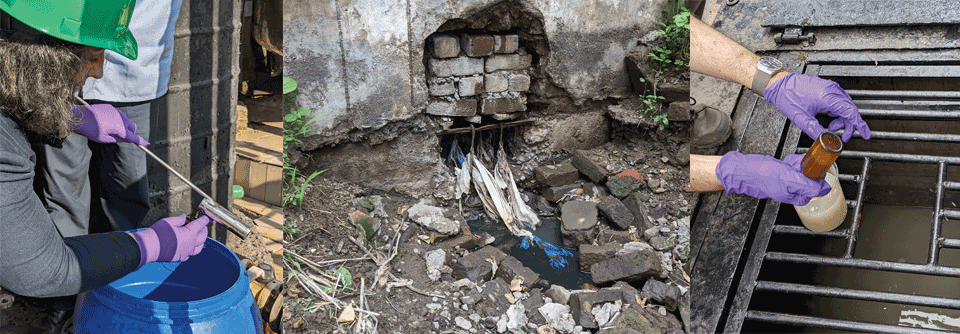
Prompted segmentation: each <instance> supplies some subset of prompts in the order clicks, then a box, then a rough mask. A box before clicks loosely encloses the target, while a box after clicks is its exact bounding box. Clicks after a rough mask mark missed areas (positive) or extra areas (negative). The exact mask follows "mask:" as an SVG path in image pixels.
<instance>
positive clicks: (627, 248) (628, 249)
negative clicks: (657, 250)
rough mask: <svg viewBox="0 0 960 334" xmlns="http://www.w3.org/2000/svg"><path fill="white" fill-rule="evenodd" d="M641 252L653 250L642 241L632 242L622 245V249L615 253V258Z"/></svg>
mask: <svg viewBox="0 0 960 334" xmlns="http://www.w3.org/2000/svg"><path fill="white" fill-rule="evenodd" d="M642 250H651V251H652V250H653V247H650V244H648V243H646V242H642V241H632V242H628V243H625V244H623V248H621V249H620V250H618V251H617V256H624V255H626V254H629V253H635V252H639V251H642Z"/></svg>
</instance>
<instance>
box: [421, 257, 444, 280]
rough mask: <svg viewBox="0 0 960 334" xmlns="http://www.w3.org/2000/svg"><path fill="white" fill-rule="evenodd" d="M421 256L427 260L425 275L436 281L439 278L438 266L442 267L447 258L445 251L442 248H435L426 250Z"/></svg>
mask: <svg viewBox="0 0 960 334" xmlns="http://www.w3.org/2000/svg"><path fill="white" fill-rule="evenodd" d="M423 258H424V260H426V262H427V277H429V278H430V280H432V281H434V282H436V281H437V280H439V279H440V267H443V263H444V261H446V260H447V253H446V252H444V251H443V250H442V249H437V250H433V251H429V252H426V253H425V254H423Z"/></svg>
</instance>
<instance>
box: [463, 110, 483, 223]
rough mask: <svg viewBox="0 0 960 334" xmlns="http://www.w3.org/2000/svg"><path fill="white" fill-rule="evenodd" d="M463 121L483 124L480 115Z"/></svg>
mask: <svg viewBox="0 0 960 334" xmlns="http://www.w3.org/2000/svg"><path fill="white" fill-rule="evenodd" d="M464 119H466V120H467V122H470V123H473V124H481V123H483V116H480V115H477V116H470V117H466V118H464ZM475 207H479V206H475Z"/></svg>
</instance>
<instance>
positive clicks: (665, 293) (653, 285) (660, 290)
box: [640, 279, 680, 312]
mask: <svg viewBox="0 0 960 334" xmlns="http://www.w3.org/2000/svg"><path fill="white" fill-rule="evenodd" d="M640 298H650V299H653V300H655V301H657V302H658V303H660V304H662V305H663V306H666V307H667V309H668V310H670V311H671V312H673V311H676V310H677V305H678V304H679V303H680V289H679V288H677V287H676V286H675V285H672V284H667V283H663V282H660V281H658V280H654V279H650V280H647V283H645V284H643V290H641V291H640Z"/></svg>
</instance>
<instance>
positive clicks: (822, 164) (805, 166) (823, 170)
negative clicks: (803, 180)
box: [800, 132, 843, 180]
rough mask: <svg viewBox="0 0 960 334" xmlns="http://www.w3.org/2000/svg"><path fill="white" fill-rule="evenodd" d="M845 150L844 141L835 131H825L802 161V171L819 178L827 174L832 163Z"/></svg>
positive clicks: (811, 176) (813, 177) (804, 173)
mask: <svg viewBox="0 0 960 334" xmlns="http://www.w3.org/2000/svg"><path fill="white" fill-rule="evenodd" d="M840 151H843V141H841V140H840V137H839V136H837V135H836V134H834V133H833V132H824V133H822V134H820V137H819V138H817V140H816V141H814V142H813V146H811V147H810V150H809V151H807V154H806V155H804V156H803V160H801V161H800V171H801V172H802V173H803V175H806V176H807V177H809V178H811V179H814V180H819V179H822V178H823V177H824V175H826V174H827V170H828V169H830V165H833V162H834V161H836V160H837V157H839V156H840Z"/></svg>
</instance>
